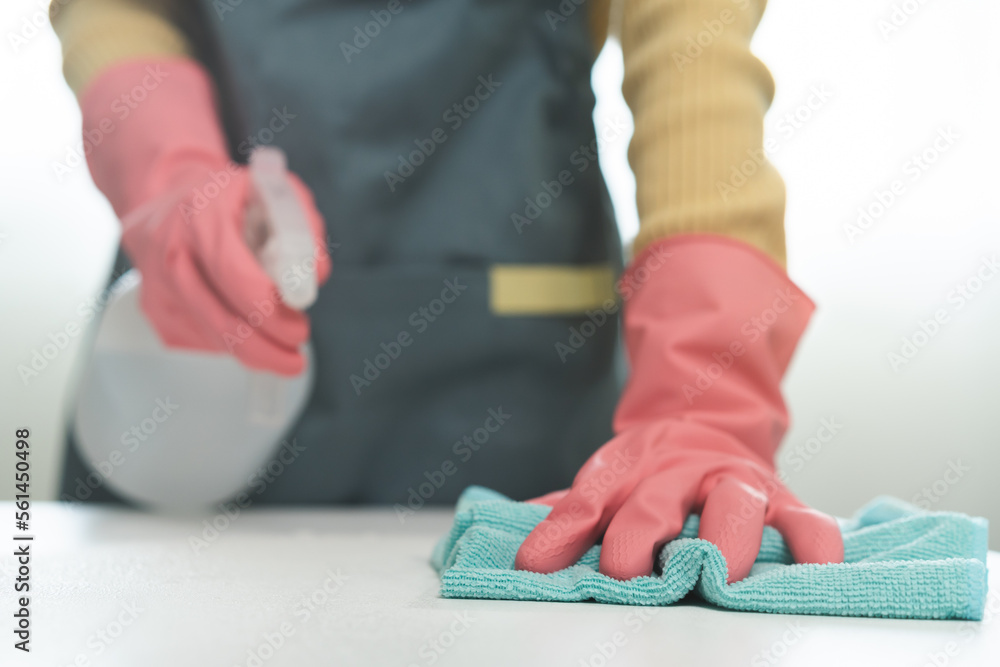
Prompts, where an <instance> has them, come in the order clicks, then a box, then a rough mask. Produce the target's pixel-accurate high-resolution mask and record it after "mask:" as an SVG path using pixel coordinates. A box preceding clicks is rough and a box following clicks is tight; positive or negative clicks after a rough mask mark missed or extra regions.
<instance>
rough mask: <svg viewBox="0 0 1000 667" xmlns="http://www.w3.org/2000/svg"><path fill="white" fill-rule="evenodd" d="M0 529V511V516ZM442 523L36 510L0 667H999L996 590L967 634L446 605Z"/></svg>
mask: <svg viewBox="0 0 1000 667" xmlns="http://www.w3.org/2000/svg"><path fill="white" fill-rule="evenodd" d="M12 514H13V507H12V506H11V505H10V504H9V503H0V517H2V516H12ZM450 520H451V513H450V512H449V511H444V510H436V509H424V510H421V511H418V512H417V513H416V514H415V515H414V516H411V517H409V518H408V519H407V520H406V522H405V523H404V524H401V523H400V521H399V519H398V518H397V517H396V516H395V514H394V513H393V512H391V511H387V510H374V509H369V510H366V509H358V510H328V509H304V510H250V511H245V512H243V513H241V515H240V516H238V517H237V518H235V519H234V520H232V521H230V522H229V523H230V525H229V527H228V528H225V529H224V530H223V531H222V532H220V533H219V534H218V535H217V536H216V537H215V538H214V540H212V541H210V542H208V541H206V542H205V544H203V545H201V546H202V547H204V548H202V549H200V550H199V552H198V553H195V550H194V548H193V547H192V544H191V542H190V538H191V537H192V536H198V535H200V534H201V533H202V531H203V529H204V524H203V523H202V521H203V518H197V519H187V518H166V517H159V516H153V515H148V514H141V513H136V512H131V511H126V510H116V509H93V508H73V507H67V506H62V505H56V504H45V503H42V504H36V505H35V506H34V508H33V511H32V526H31V527H32V533H33V534H34V535H35V541H34V542H33V546H32V554H33V559H32V572H31V577H32V593H33V596H32V600H31V609H32V642H31V646H32V653H31V654H30V655H28V656H26V655H24V654H23V653H21V652H20V651H15V650H14V649H13V648H12V646H11V645H12V643H13V641H12V635H11V628H12V626H13V623H12V620H11V614H12V613H13V607H14V602H13V593H12V590H11V588H12V579H11V577H12V575H13V574H14V565H15V563H14V558H13V557H12V552H13V548H12V547H11V548H8V546H7V545H12V544H13V542H12V541H11V540H10V534H9V533H8V534H7V535H5V536H3V537H0V540H3V541H4V542H6V544H5V545H4V546H3V547H2V553H3V556H2V557H0V568H2V577H0V578H2V582H3V584H2V588H0V618H3V619H4V621H3V622H2V627H0V630H2V631H3V632H2V634H0V636H2V637H3V638H4V639H3V643H2V645H0V665H32V666H34V665H39V666H44V667H64V666H66V665H81V666H82V665H108V666H118V665H127V666H128V667H139V666H142V667H157V666H159V665H164V666H166V665H169V666H171V667H193V666H202V665H205V666H211V667H216V666H219V667H229V666H234V665H241V666H250V667H264V666H267V667H273V666H277V665H294V666H296V667H306V666H309V665H403V666H409V665H419V666H429V665H463V666H475V667H481V666H485V665H535V664H538V665H545V666H546V667H551V666H553V665H569V666H572V667H580V666H582V665H590V666H592V667H603V666H605V665H608V666H610V665H645V664H649V665H750V666H751V667H758V666H769V665H779V664H780V665H786V666H788V665H791V666H794V665H809V666H811V667H812V666H817V665H878V666H880V667H882V666H884V665H912V666H914V667H922V666H924V665H934V666H935V667H944V666H945V665H947V666H949V667H950V666H953V665H997V664H1000V622H998V621H997V619H998V618H1000V586H998V585H997V584H996V582H995V579H994V581H992V582H991V588H990V591H991V592H990V596H989V599H988V602H987V616H986V619H985V620H984V621H983V622H981V623H972V622H966V621H903V620H888V619H858V618H833V617H819V616H785V615H772V614H755V613H740V612H729V611H721V610H719V609H716V608H712V607H708V606H704V605H698V604H680V605H677V606H673V607H666V608H657V609H650V608H644V607H622V606H615V605H601V604H593V603H584V604H580V603H572V604H560V603H539V602H507V601H482V600H445V599H442V598H440V597H438V579H437V576H436V574H435V573H434V571H433V570H432V569H431V567H430V566H429V565H428V556H429V554H430V551H431V548H432V547H433V545H434V543H435V541H436V540H437V538H438V537H439V536H440V535H442V534H443V533H444V532H445V530H446V529H447V528H448V526H449V523H450ZM224 523H225V522H224V521H223V520H222V519H220V520H219V524H220V525H224ZM5 532H7V531H5ZM209 537H211V534H209ZM989 565H990V567H991V568H994V571H996V570H995V568H1000V554H996V553H991V554H990V563H989ZM310 600H311V601H310ZM991 612H992V613H991ZM268 636H270V638H271V642H272V643H274V644H279V648H277V649H276V650H274V649H271V647H270V646H269V645H268V643H267V641H268V640H267V637H268ZM602 649H603V652H604V653H608V654H611V657H610V658H605V657H604V656H603V655H602ZM251 651H252V652H253V653H251ZM949 653H950V655H949Z"/></svg>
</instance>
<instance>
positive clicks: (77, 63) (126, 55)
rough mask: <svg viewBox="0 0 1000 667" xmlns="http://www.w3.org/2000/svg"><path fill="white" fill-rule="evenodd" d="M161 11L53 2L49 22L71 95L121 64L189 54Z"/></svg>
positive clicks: (137, 2)
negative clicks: (61, 55)
mask: <svg viewBox="0 0 1000 667" xmlns="http://www.w3.org/2000/svg"><path fill="white" fill-rule="evenodd" d="M166 6H167V3H166V2H162V1H161V2H157V1H152V0H146V1H143V0H53V2H52V3H51V5H50V6H49V16H50V19H51V21H52V27H53V28H54V29H55V31H56V35H57V36H58V37H59V42H60V43H61V44H62V51H63V75H64V76H65V77H66V82H67V83H68V84H69V86H70V88H72V89H73V92H74V93H76V94H77V96H79V95H80V93H81V92H82V91H83V90H84V88H86V86H87V83H89V82H90V80H91V79H93V78H94V76H95V75H97V74H98V73H99V72H101V70H103V69H104V68H105V67H108V66H109V65H113V64H114V63H116V62H119V61H122V60H129V59H132V58H149V57H157V56H176V55H187V54H189V51H190V48H189V46H188V44H187V41H186V39H185V38H184V36H183V35H182V34H181V32H180V31H179V30H178V29H177V28H176V27H174V25H173V24H171V23H170V21H169V20H168V19H167V18H166Z"/></svg>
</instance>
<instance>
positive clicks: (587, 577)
mask: <svg viewBox="0 0 1000 667" xmlns="http://www.w3.org/2000/svg"><path fill="white" fill-rule="evenodd" d="M549 509H550V508H548V507H546V506H543V505H533V504H528V503H520V502H515V501H513V500H510V499H509V498H507V497H505V496H503V495H501V494H499V493H496V492H494V491H490V490H489V489H484V488H482V487H469V488H468V489H466V490H465V492H464V493H463V494H462V496H461V498H459V501H458V507H457V510H456V513H455V521H454V524H453V525H452V528H451V531H450V532H449V533H448V534H447V535H446V536H444V537H443V538H442V539H441V540H440V542H438V544H437V546H436V547H435V549H434V553H433V556H432V558H431V562H432V564H433V565H434V567H435V569H436V570H437V571H438V573H439V574H440V575H441V595H442V596H444V597H448V598H487V599H493V600H546V601H560V602H574V601H580V600H596V601H598V602H607V603H613V604H631V605H668V604H671V603H674V602H676V601H678V600H680V599H681V598H683V597H684V596H685V595H687V594H688V593H689V592H691V591H692V590H694V591H697V593H698V594H699V595H701V597H702V598H704V599H705V600H707V601H708V602H710V603H712V604H715V605H718V606H720V607H726V608H729V609H739V610H744V611H763V612H772V613H779V614H831V615H837V616H881V617H889V618H941V619H943V618H963V619H970V620H980V619H982V616H983V608H984V605H985V602H986V592H987V586H986V574H987V571H986V548H987V547H986V544H987V541H986V539H987V538H986V536H987V523H986V520H985V519H981V518H974V517H969V516H966V515H964V514H959V513H955V512H926V511H923V510H920V509H918V508H916V507H914V506H912V505H909V504H907V503H904V502H903V501H901V500H896V499H894V498H888V497H884V498H877V499H876V500H873V501H872V502H870V503H869V504H868V505H866V506H865V507H863V508H862V509H861V510H859V511H858V513H857V514H856V515H855V516H854V518H853V519H849V520H844V519H841V520H840V524H841V531H842V533H843V536H844V561H845V562H844V563H837V564H828V565H797V564H794V563H793V561H792V558H791V555H790V554H789V552H788V549H787V548H786V546H785V543H784V541H783V540H782V539H781V535H780V534H779V533H778V532H777V531H776V530H774V529H773V528H770V527H765V528H764V539H763V543H762V544H761V548H760V555H759V556H758V557H757V561H756V563H755V564H754V567H753V570H752V571H751V573H750V575H749V576H748V577H747V578H746V579H744V580H743V581H738V582H736V583H733V584H726V562H725V559H724V558H723V557H722V554H721V553H720V552H719V550H718V549H717V548H716V547H715V546H714V545H713V544H711V543H710V542H706V541H705V540H700V539H697V535H698V517H697V516H694V515H692V516H690V517H688V519H687V522H686V523H685V525H684V530H683V532H682V533H681V535H680V536H679V537H678V538H677V539H675V540H673V541H671V542H669V543H667V544H666V545H665V546H664V547H663V550H662V551H661V553H660V556H659V560H658V565H659V566H658V568H657V570H656V572H657V573H658V574H656V573H654V576H649V577H636V578H635V579H631V580H629V581H619V580H617V579H612V578H610V577H606V576H604V575H603V574H600V573H599V572H598V571H597V565H598V560H599V558H600V545H597V546H594V547H593V548H591V549H590V550H589V551H587V553H585V554H584V555H583V557H582V558H581V559H580V561H579V562H578V563H577V564H576V565H573V566H571V567H568V568H566V569H564V570H560V571H559V572H554V573H552V574H538V573H535V572H523V571H519V570H515V569H514V556H515V555H516V554H517V550H518V547H520V546H521V543H522V542H523V541H524V538H525V537H527V536H528V533H530V532H531V530H532V529H533V528H534V527H535V526H536V525H537V524H538V523H539V522H540V521H541V520H542V519H543V518H545V516H546V515H547V514H548V513H549Z"/></svg>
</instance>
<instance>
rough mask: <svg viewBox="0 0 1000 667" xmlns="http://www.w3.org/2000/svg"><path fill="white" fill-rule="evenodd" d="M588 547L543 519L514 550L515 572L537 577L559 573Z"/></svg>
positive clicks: (563, 528)
mask: <svg viewBox="0 0 1000 667" xmlns="http://www.w3.org/2000/svg"><path fill="white" fill-rule="evenodd" d="M590 546H591V545H588V544H584V543H583V540H582V539H581V537H580V536H579V534H577V533H575V532H571V531H570V530H568V527H567V526H561V525H559V524H557V523H555V522H552V521H549V520H547V519H546V520H545V521H542V522H541V523H540V524H538V525H537V526H535V529H534V530H533V531H531V533H530V534H529V535H528V537H527V538H525V540H524V542H523V543H522V544H521V548H520V549H518V550H517V555H516V556H515V557H514V568H515V569H517V570H526V571H528V572H538V573H539V574H551V573H552V572H558V571H559V570H563V569H566V568H567V567H569V566H570V565H573V564H574V563H576V562H577V561H578V560H579V559H580V556H582V555H583V552H585V551H586V550H587V549H588V548H589V547H590Z"/></svg>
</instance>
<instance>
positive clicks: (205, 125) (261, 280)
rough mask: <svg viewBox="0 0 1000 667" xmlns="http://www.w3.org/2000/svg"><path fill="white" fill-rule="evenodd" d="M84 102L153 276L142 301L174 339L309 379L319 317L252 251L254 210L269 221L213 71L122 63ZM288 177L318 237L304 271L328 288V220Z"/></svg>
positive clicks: (110, 180)
mask: <svg viewBox="0 0 1000 667" xmlns="http://www.w3.org/2000/svg"><path fill="white" fill-rule="evenodd" d="M152 73H155V76H153V74H152ZM144 83H145V84H146V85H145V86H144V85H143V84H144ZM134 90H143V91H144V99H141V100H139V99H138V96H136V95H134V94H131V95H129V93H131V92H132V91H134ZM123 95H127V97H123ZM123 99H128V100H129V104H125V103H124V102H123V101H122V100H123ZM80 106H81V109H82V111H83V126H84V128H85V129H86V130H92V129H94V128H97V129H99V130H100V131H101V132H102V138H101V141H100V143H99V144H97V145H96V146H95V147H94V148H93V149H92V150H91V152H90V154H89V155H88V158H87V161H88V164H89V166H90V171H91V174H92V175H93V178H94V183H96V184H97V187H98V188H100V190H101V191H102V192H103V193H104V194H105V195H106V196H107V198H108V199H109V201H110V202H111V205H112V206H113V207H114V209H115V212H116V213H117V214H118V216H119V217H120V218H121V219H122V226H123V231H122V244H123V246H124V248H125V251H126V253H127V254H128V256H129V258H130V259H131V260H132V263H133V264H134V266H135V267H136V268H137V269H138V270H139V271H140V273H141V274H142V286H141V293H140V303H141V306H142V309H143V311H144V312H145V313H146V315H147V316H148V318H149V320H150V322H151V323H152V325H153V328H154V329H155V330H156V331H157V333H158V334H159V336H160V338H161V339H162V340H163V342H164V343H165V344H166V345H168V346H171V347H180V348H188V349H193V350H204V351H216V352H228V353H231V354H233V355H235V356H236V357H237V358H238V359H239V360H240V361H241V362H243V363H244V364H245V365H247V366H249V367H251V368H255V369H261V370H269V371H273V372H276V373H281V374H289V375H294V374H297V373H299V372H300V371H301V370H302V368H303V365H304V359H303V357H302V355H301V353H300V346H301V345H302V344H303V343H304V342H305V341H306V340H307V339H308V337H309V323H308V319H307V318H306V316H305V315H304V314H303V313H301V312H298V311H295V310H293V309H291V308H289V307H288V306H287V305H285V304H284V303H282V301H281V299H280V297H279V295H278V291H277V289H276V286H275V284H274V283H273V281H272V280H271V279H270V278H269V277H268V276H267V275H266V274H265V272H264V270H263V269H262V268H261V266H260V265H259V263H258V261H257V259H256V257H255V256H254V254H253V253H252V252H251V250H250V248H249V246H248V245H247V243H248V241H250V240H251V239H248V238H245V218H246V216H247V214H248V207H250V208H251V210H250V215H259V214H260V213H259V209H256V208H254V207H253V206H252V205H251V204H252V202H253V201H254V196H253V188H252V185H251V178H250V174H249V170H248V169H247V168H246V167H244V166H240V165H237V164H235V163H233V162H231V161H230V160H229V157H228V154H227V152H226V145H225V140H224V139H223V136H222V131H221V129H220V127H219V121H218V118H217V113H216V107H215V103H214V100H213V92H212V83H211V81H210V79H209V77H208V75H207V73H206V72H205V71H204V69H202V67H201V66H200V65H199V64H197V63H196V62H195V61H193V60H190V59H186V58H165V59H156V60H139V61H127V62H124V63H120V64H116V65H114V66H111V67H109V68H108V69H107V70H105V71H103V72H101V74H100V75H98V76H97V77H96V78H95V80H94V81H92V82H91V83H90V84H89V85H88V87H87V89H86V90H85V91H84V93H83V95H82V96H81V100H80ZM109 124H110V125H109ZM108 127H110V128H111V130H110V131H109V130H108V129H107V128H108ZM288 176H289V178H290V180H291V183H292V187H293V188H294V190H295V192H296V194H297V196H298V199H299V201H300V203H301V205H302V209H303V210H304V211H305V213H306V216H307V217H308V218H309V221H310V227H311V228H312V230H313V233H314V235H315V241H316V257H315V268H313V267H312V266H305V267H303V270H307V271H308V270H315V272H316V277H317V282H318V283H321V282H323V281H324V280H326V278H327V277H328V276H329V273H330V258H329V256H328V254H327V251H326V239H325V231H324V226H323V219H322V217H321V216H320V214H319V212H318V211H317V210H316V206H315V203H314V202H313V198H312V195H311V194H310V192H309V191H308V189H307V188H306V186H305V185H303V184H302V182H301V181H300V180H299V179H298V178H296V177H295V176H294V175H293V174H288Z"/></svg>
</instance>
